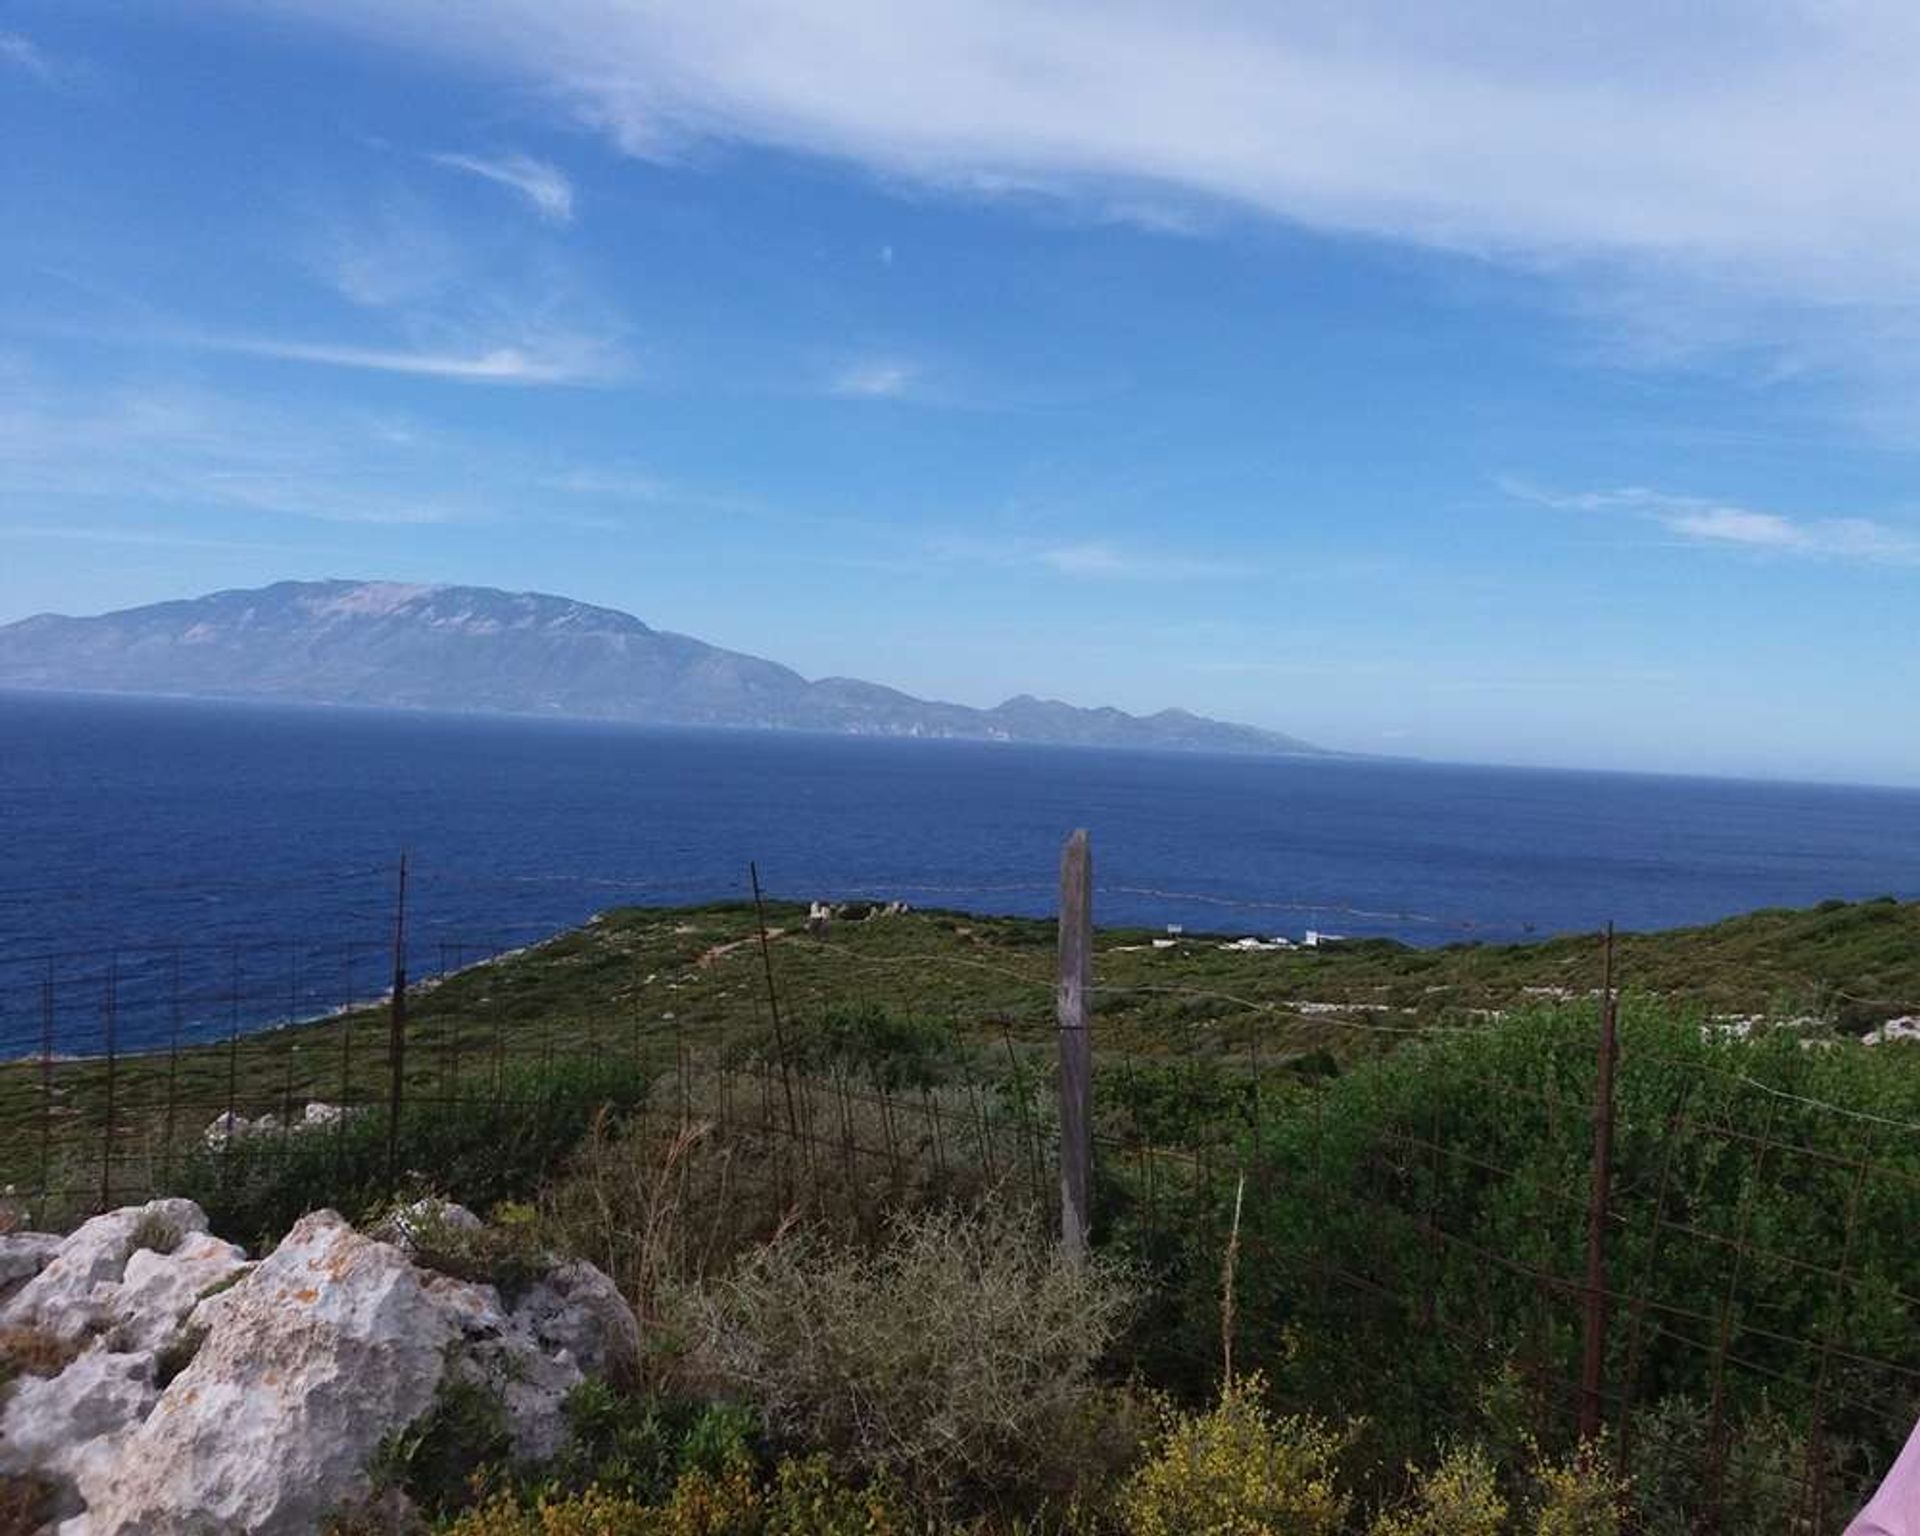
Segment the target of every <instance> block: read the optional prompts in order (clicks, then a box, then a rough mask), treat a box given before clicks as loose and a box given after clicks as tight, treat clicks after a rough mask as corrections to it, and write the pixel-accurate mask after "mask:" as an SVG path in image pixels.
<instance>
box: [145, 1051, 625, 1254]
mask: <svg viewBox="0 0 1920 1536" xmlns="http://www.w3.org/2000/svg"><path fill="white" fill-rule="evenodd" d="M647 1085H648V1079H647V1076H646V1075H645V1074H644V1073H643V1072H642V1071H641V1070H640V1069H639V1068H638V1067H636V1066H634V1065H633V1064H631V1063H629V1062H625V1061H618V1060H602V1061H581V1062H565V1063H559V1064H556V1065H553V1066H549V1067H539V1068H526V1069H522V1070H520V1071H516V1072H509V1073H507V1074H505V1075H504V1076H503V1077H502V1080H501V1083H500V1091H499V1093H498V1094H497V1095H495V1096H494V1097H492V1098H484V1099H473V1100H461V1101H459V1102H453V1103H448V1102H429V1103H419V1104H411V1105H408V1106H407V1107H406V1108H405V1109H404V1110H403V1111H402V1113H401V1118H400V1131H399V1137H398V1150H399V1166H400V1170H401V1182H402V1185H403V1188H402V1189H401V1190H396V1189H394V1188H392V1187H391V1184H390V1181H389V1179H388V1177H387V1173H388V1164H387V1116H386V1113H385V1111H384V1110H368V1111H365V1112H363V1113H359V1114H354V1115H349V1116H346V1117H345V1118H343V1119H341V1120H340V1121H337V1122H336V1123H335V1124H334V1125H332V1126H330V1127H328V1128H326V1129H317V1130H308V1131H300V1132H298V1133H295V1134H290V1135H287V1136H280V1137H266V1136H260V1137H239V1138H236V1139H234V1140H232V1141H230V1142H228V1143H227V1144H226V1146H224V1147H222V1148H218V1149H215V1148H205V1149H201V1150H197V1151H196V1152H194V1153H193V1154H192V1155H191V1156H190V1157H188V1158H187V1159H186V1160H185V1162H184V1163H183V1164H182V1166H181V1168H180V1170H179V1172H178V1175H177V1177H176V1181H175V1182H176V1185H177V1187H178V1192H179V1193H180V1194H183V1195H186V1196H187V1197H188V1198H190V1199H193V1200H196V1201H198V1202H199V1204H200V1206H201V1207H202V1208H203V1209H204V1210H205V1211H206V1213H207V1217H208V1221H209V1223H210V1225H211V1226H212V1228H213V1229H214V1230H215V1231H218V1232H224V1233H230V1234H233V1235H234V1236H236V1237H244V1238H245V1239H246V1240H248V1241H251V1242H254V1243H257V1244H258V1245H260V1246H262V1247H265V1246H269V1245H271V1244H272V1243H274V1242H277V1241H278V1240H279V1239H280V1238H281V1237H283V1236H285V1234H286V1231H287V1229H288V1228H289V1227H291V1226H292V1225H293V1224H294V1222H296V1221H298V1220H299V1219H300V1218H301V1217H302V1216H304V1215H305V1214H306V1213H307V1212H308V1211H312V1210H318V1209H321V1208H323V1207H327V1208H331V1209H333V1210H337V1211H339V1212H340V1213H341V1214H342V1215H344V1216H345V1217H347V1218H348V1220H350V1221H355V1222H359V1221H363V1220H365V1219H366V1218H367V1217H368V1216H369V1215H370V1214H372V1213H373V1212H374V1211H375V1210H377V1209H378V1208H380V1207H381V1206H383V1205H385V1204H387V1203H388V1202H390V1201H391V1200H392V1199H393V1198H394V1197H395V1196H397V1195H399V1194H402V1193H403V1192H405V1191H406V1190H412V1191H415V1192H421V1191H424V1190H425V1189H427V1188H428V1187H431V1188H432V1189H433V1190H434V1191H437V1192H438V1193H440V1194H443V1195H445V1196H446V1197H447V1198H449V1199H452V1200H457V1201H459V1202H460V1203H461V1204H463V1205H469V1206H473V1207H474V1208H476V1209H479V1210H486V1209H488V1208H489V1207H491V1206H493V1205H496V1204H498V1203H499V1202H501V1201H503V1200H513V1199H520V1198H524V1197H525V1196H527V1195H529V1194H531V1193H532V1192H533V1191H534V1190H535V1189H537V1188H538V1187H539V1185H540V1184H541V1183H542V1181H543V1180H545V1179H546V1178H548V1177H549V1176H551V1175H552V1174H553V1173H554V1172H555V1171H556V1170H557V1169H558V1168H559V1167H560V1166H561V1164H562V1163H563V1162H564V1161H565V1159H566V1157H567V1154H568V1153H570V1152H571V1151H572V1150H573V1148H574V1147H575V1146H576V1145H578V1143H579V1141H580V1139H581V1137H582V1136H583V1135H585V1134H586V1131H587V1127H588V1126H589V1125H590V1124H591V1123H592V1122H593V1119H594V1116H595V1113H596V1111H599V1110H601V1109H603V1108H604V1109H608V1110H609V1111H611V1112H612V1113H613V1114H615V1115H619V1114H623V1113H626V1112H628V1111H630V1110H632V1109H634V1108H636V1107H637V1106H639V1105H641V1104H643V1103H644V1102H645V1099H646V1092H647Z"/></svg>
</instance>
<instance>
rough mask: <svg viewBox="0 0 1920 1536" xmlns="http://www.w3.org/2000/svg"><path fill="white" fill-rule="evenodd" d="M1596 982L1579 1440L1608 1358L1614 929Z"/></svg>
mask: <svg viewBox="0 0 1920 1536" xmlns="http://www.w3.org/2000/svg"><path fill="white" fill-rule="evenodd" d="M1604 956H1605V958H1604V959H1603V961H1602V971H1601V982H1600V1060H1599V1071H1598V1074H1597V1078H1596V1081H1595V1084H1594V1091H1593V1195H1592V1199H1591V1200H1590V1201H1589V1202H1588V1206H1587V1285H1586V1317H1585V1320H1584V1327H1583V1335H1584V1337H1583V1340H1582V1343H1583V1349H1582V1354H1581V1361H1580V1438H1581V1439H1582V1440H1591V1439H1593V1438H1594V1437H1595V1436H1597V1435H1598V1434H1599V1433H1600V1425H1601V1420H1602V1404H1601V1378H1602V1375H1603V1373H1604V1371H1605V1367H1606V1358H1607V1215H1608V1201H1609V1197H1610V1193H1611V1186H1612V1183H1613V1071H1614V1056H1615V1045H1616V1040H1615V1033H1616V1020H1615V1016H1614V997H1613V924H1612V923H1608V924H1607V939H1606V949H1605V951H1604Z"/></svg>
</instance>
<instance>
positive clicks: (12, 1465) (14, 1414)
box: [0, 1349, 160, 1507]
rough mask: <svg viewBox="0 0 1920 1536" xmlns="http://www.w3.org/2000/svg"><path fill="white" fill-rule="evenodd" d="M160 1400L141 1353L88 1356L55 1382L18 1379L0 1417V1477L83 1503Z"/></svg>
mask: <svg viewBox="0 0 1920 1536" xmlns="http://www.w3.org/2000/svg"><path fill="white" fill-rule="evenodd" d="M159 1395H160V1394H159V1391H158V1389H156V1388H155V1386H154V1384H153V1357H152V1355H151V1354H146V1353H140V1354H121V1353H115V1352H112V1351H109V1350H106V1349H92V1350H89V1351H88V1352H87V1353H85V1354H83V1355H81V1356H80V1357H79V1358H78V1359H76V1360H74V1361H73V1363H72V1364H70V1365H69V1366H68V1367H67V1368H66V1369H65V1370H63V1371H62V1372H61V1373H60V1374H59V1375H58V1376H53V1377H47V1378H42V1377H38V1376H23V1377H21V1378H20V1379H19V1380H17V1381H16V1382H15V1383H14V1385H13V1390H12V1392H11V1393H9V1394H8V1396H7V1400H6V1407H5V1409H4V1411H0V1472H13V1473H19V1472H26V1471H32V1472H34V1473H36V1474H37V1475H39V1476H41V1477H44V1478H47V1479H48V1480H49V1481H53V1482H56V1483H66V1484H69V1485H71V1488H70V1492H69V1500H70V1504H71V1505H73V1506H76V1507H77V1505H78V1504H80V1503H90V1502H92V1500H94V1499H95V1498H97V1497H99V1495H100V1494H101V1492H102V1491H103V1490H104V1489H105V1487H106V1483H107V1480H108V1478H109V1476H110V1475H111V1474H112V1472H113V1469H114V1467H115V1465H116V1463H117V1462H118V1460H119V1458H120V1455H121V1452H122V1450H123V1448H124V1444H125V1441H126V1438H127V1435H128V1434H129V1433H130V1432H131V1431H132V1430H133V1428H134V1427H135V1426H136V1425H138V1424H139V1423H140V1421H141V1420H142V1419H143V1418H145V1417H146V1415H147V1413H148V1411H149V1410H150V1409H151V1408H152V1407H153V1404H154V1400H155V1399H156V1398H157V1397H159Z"/></svg>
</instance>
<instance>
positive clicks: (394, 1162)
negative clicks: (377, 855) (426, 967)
mask: <svg viewBox="0 0 1920 1536" xmlns="http://www.w3.org/2000/svg"><path fill="white" fill-rule="evenodd" d="M406 1053H407V856H406V855H405V854H404V853H403V854H401V855H400V889H399V894H398V897H397V899H396V901H395V903H394V909H393V1004H392V1012H391V1014H390V1016H389V1019H388V1023H387V1058H388V1067H389V1070H390V1075H391V1082H390V1084H389V1087H388V1090H387V1192H388V1193H389V1194H391V1193H393V1192H394V1191H395V1190H397V1189H398V1188H399V1185H400V1110H401V1107H402V1106H403V1104H404V1103H405V1100H406V1088H405V1080H406Z"/></svg>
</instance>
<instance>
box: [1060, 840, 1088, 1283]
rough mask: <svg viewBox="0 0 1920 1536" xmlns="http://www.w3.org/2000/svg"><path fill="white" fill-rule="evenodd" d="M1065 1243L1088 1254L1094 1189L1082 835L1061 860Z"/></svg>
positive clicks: (1071, 1252) (1075, 1253)
mask: <svg viewBox="0 0 1920 1536" xmlns="http://www.w3.org/2000/svg"><path fill="white" fill-rule="evenodd" d="M1059 966H1060V968H1059V978H1058V985H1057V988H1056V991H1055V1000H1056V1007H1057V1013H1058V1019H1059V1036H1060V1242H1061V1245H1062V1246H1063V1247H1064V1248H1065V1249H1066V1251H1067V1254H1068V1256H1069V1257H1070V1258H1074V1259H1082V1258H1085V1257H1086V1253H1087V1235H1088V1231H1089V1228H1090V1225H1091V1215H1092V1209H1091V1192H1092V1186H1093V1039H1092V1036H1091V1035H1090V1034H1089V1033H1088V1030H1087V1015H1088V1013H1089V1011H1090V1010H1091V1008H1092V1006H1093V853H1092V850H1091V849H1090V848H1089V847H1088V843H1087V834H1086V832H1085V831H1084V830H1081V831H1077V832H1075V833H1074V834H1073V836H1071V837H1069V838H1068V839H1067V845H1066V848H1065V849H1064V850H1063V851H1062V853H1061V855H1060V956H1059Z"/></svg>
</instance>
